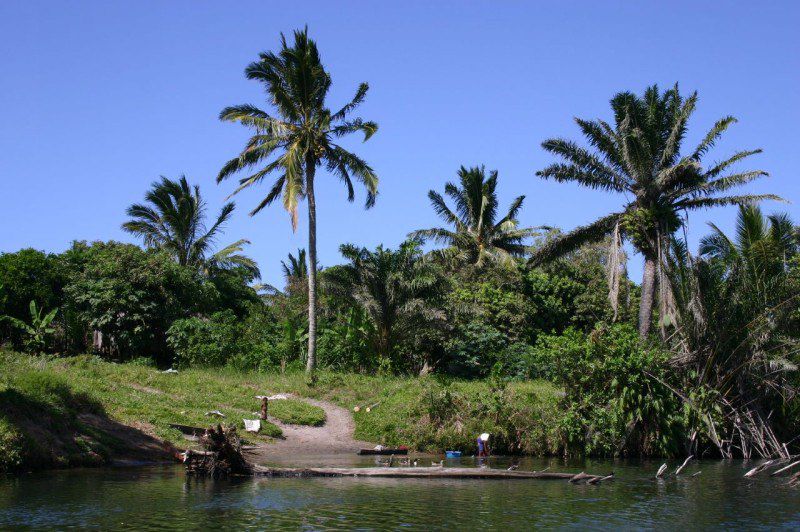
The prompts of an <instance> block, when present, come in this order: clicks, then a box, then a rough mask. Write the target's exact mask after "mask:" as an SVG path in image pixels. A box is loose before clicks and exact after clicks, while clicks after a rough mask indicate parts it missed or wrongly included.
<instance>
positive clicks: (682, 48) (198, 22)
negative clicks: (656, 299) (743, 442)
mask: <svg viewBox="0 0 800 532" xmlns="http://www.w3.org/2000/svg"><path fill="white" fill-rule="evenodd" d="M295 6H296V7H295ZM305 24H308V26H309V29H310V32H311V35H312V37H313V38H315V39H316V40H317V42H318V44H319V46H320V49H321V51H322V54H323V60H324V61H325V63H326V65H327V67H328V69H329V70H330V71H331V73H332V76H333V82H334V85H333V89H332V91H331V95H330V97H331V107H336V106H337V104H341V103H343V102H344V101H345V100H346V99H349V97H351V95H352V93H353V92H354V91H355V89H356V87H357V86H358V83H359V82H361V81H368V82H369V84H370V86H371V90H370V94H369V97H368V99H367V101H366V103H365V104H364V105H363V106H362V107H361V115H362V116H364V117H365V118H368V119H372V120H375V121H377V122H378V123H379V124H380V131H379V132H378V134H376V136H375V137H374V138H373V139H372V140H370V141H369V142H368V143H366V144H363V145H362V144H361V143H360V141H358V140H356V139H353V140H352V141H351V142H350V143H348V145H349V146H350V147H352V148H353V149H357V150H358V153H360V154H361V155H362V156H363V157H364V158H365V159H366V160H367V161H369V162H370V163H371V164H372V165H373V167H374V168H375V169H376V171H377V172H378V174H379V176H380V180H381V181H380V196H379V200H378V203H377V205H376V207H375V208H373V209H371V210H369V211H365V210H364V209H363V207H362V203H363V194H361V195H360V196H359V197H358V198H357V200H356V202H355V203H353V204H348V203H347V202H346V200H345V190H344V188H343V187H342V186H341V184H340V183H339V182H338V181H337V180H335V179H333V178H330V177H329V176H326V175H321V176H320V177H319V178H318V185H317V189H318V198H319V199H318V207H319V214H318V219H319V222H318V223H319V237H318V242H319V255H320V262H321V263H322V264H323V265H331V264H334V263H336V262H337V261H339V260H340V257H339V254H338V246H339V244H340V243H342V242H352V243H355V244H359V245H365V246H369V247H372V246H375V245H377V244H379V243H384V244H386V245H389V246H396V245H397V244H398V243H399V242H400V241H402V240H403V238H404V237H405V235H406V234H407V233H408V232H409V231H411V230H413V229H417V228H422V227H431V226H434V225H438V224H439V221H438V220H437V218H436V217H435V215H434V214H433V212H432V210H431V209H430V208H429V205H428V201H427V197H426V193H427V191H428V190H429V189H430V188H435V189H441V188H442V187H443V185H444V183H445V181H447V180H451V179H454V176H455V171H456V169H457V168H458V166H459V165H461V164H465V165H474V164H485V165H486V166H487V167H488V168H490V169H495V168H496V169H498V170H499V172H500V186H499V192H500V196H501V200H502V203H503V204H507V203H508V202H509V201H511V199H512V198H513V197H515V196H517V195H519V194H525V195H526V196H527V199H526V202H525V207H524V209H523V211H522V213H521V215H520V220H521V222H522V223H523V224H525V225H540V224H549V225H556V226H560V227H562V228H564V229H570V228H573V227H575V226H576V225H581V224H584V223H587V222H590V221H592V220H593V219H595V218H596V217H598V216H600V215H602V214H605V213H607V212H609V211H610V210H611V209H614V208H616V207H618V206H619V205H620V204H621V202H622V201H623V198H621V197H619V196H615V195H611V194H606V193H602V192H598V191H593V190H581V189H578V188H577V187H574V186H570V185H561V184H556V183H550V182H544V181H541V180H539V179H538V178H536V177H535V176H534V172H535V171H536V170H538V169H541V168H542V167H544V166H545V165H547V164H548V163H549V162H550V161H551V160H552V158H551V156H549V155H548V154H546V153H545V152H544V151H543V150H542V149H541V148H540V146H539V145H540V143H541V141H542V140H544V139H545V138H547V137H551V136H567V137H570V138H574V139H579V134H578V131H577V127H576V126H575V124H574V122H573V117H575V116H578V117H583V118H596V117H602V118H606V119H609V118H610V112H609V106H608V100H609V99H610V98H611V96H612V95H613V94H614V93H615V92H618V91H621V90H633V91H637V92H641V91H642V90H643V89H644V88H645V87H646V86H647V85H649V84H652V83H658V84H660V85H663V86H667V85H671V84H673V83H674V82H676V81H678V82H679V83H680V85H681V87H682V89H683V90H684V91H687V92H688V91H691V90H697V91H699V94H700V102H699V106H698V110H697V112H696V113H695V115H694V118H693V120H692V122H691V124H690V133H689V137H688V139H687V142H688V144H687V146H689V145H692V144H694V143H695V142H696V141H697V140H698V139H699V138H700V137H701V136H702V135H703V134H704V133H705V131H706V130H707V129H708V128H709V127H711V125H712V124H713V123H714V121H715V120H716V119H718V118H720V117H722V116H725V115H728V114H732V115H734V116H736V117H738V118H739V120H740V122H739V123H738V124H737V125H735V126H734V127H733V128H732V129H731V130H730V131H729V133H728V134H727V135H726V136H725V138H724V140H723V141H722V142H720V143H719V145H718V147H717V148H716V149H715V150H714V151H713V152H712V153H711V154H710V158H709V160H708V161H709V162H713V161H714V160H719V159H722V158H723V157H725V156H726V155H729V154H731V153H732V152H733V151H734V150H737V149H745V148H754V147H761V148H763V149H764V154H762V155H760V156H756V157H754V158H752V159H751V161H750V162H749V163H748V166H749V167H751V168H762V169H765V170H767V171H769V172H770V173H771V175H772V177H771V178H769V179H765V180H763V181H761V182H759V183H757V184H753V185H752V186H748V187H746V188H745V190H747V191H750V192H776V193H779V194H781V195H783V196H784V197H785V198H787V199H789V200H791V201H792V202H793V203H791V204H789V205H785V206H781V205H778V204H769V205H767V206H766V207H767V210H770V211H771V210H776V209H777V210H786V211H788V212H790V213H791V214H792V216H793V217H794V218H795V220H800V208H798V206H797V202H798V201H800V179H798V178H800V175H798V170H797V169H798V167H800V149H798V146H800V129H799V128H798V124H800V99H799V98H798V87H800V32H798V31H797V27H798V26H799V25H800V2H788V1H787V2H696V1H695V2H674V1H673V2H658V3H656V2H634V1H628V2H612V1H604V2H594V1H585V2H578V1H564V2H547V3H545V2H488V1H486V2H408V1H406V2H394V3H389V2H330V1H325V2H297V3H294V4H292V3H280V4H279V3H271V2H231V3H228V2H206V1H191V2H179V1H162V2H152V1H138V2H90V1H83V2H62V1H57V2H56V1H54V2H41V1H22V0H17V1H5V2H2V3H0V40H2V50H3V54H2V56H0V67H1V68H0V87H2V93H1V94H2V98H0V107H2V120H0V186H2V189H1V193H0V228H2V229H0V251H15V250H17V249H19V248H21V247H28V246H31V247H34V248H38V249H43V250H47V251H61V250H63V249H65V248H66V247H68V246H69V244H70V242H71V241H72V240H76V239H77V240H107V239H116V240H122V241H133V240H132V239H131V237H130V236H129V235H126V234H125V233H123V232H122V231H121V230H120V224H121V223H123V222H124V221H125V213H124V211H125V208H126V207H127V206H128V205H129V204H130V203H132V202H134V201H140V200H141V198H142V196H143V194H144V192H145V190H146V189H147V187H148V186H149V184H150V183H151V182H152V181H154V180H155V179H156V178H157V177H158V176H159V175H165V176H169V177H176V176H178V175H180V174H182V173H185V174H186V175H187V176H189V178H190V179H191V180H192V181H193V182H196V183H198V184H200V186H201V188H202V191H203V193H204V195H205V196H206V197H207V199H208V200H209V203H210V205H211V206H212V211H214V210H216V209H218V208H219V206H221V204H222V202H223V200H224V198H225V197H226V196H227V195H228V194H229V193H230V192H231V191H232V189H233V182H227V183H224V184H222V185H216V184H215V181H214V177H215V176H216V173H217V172H218V170H219V168H220V166H221V165H222V164H223V162H224V161H225V160H227V159H228V158H230V157H231V156H233V155H234V154H236V153H238V150H239V149H240V148H241V147H242V145H243V143H244V141H245V139H246V138H247V132H246V131H245V130H244V129H243V128H241V127H240V126H237V125H233V124H223V123H221V122H219V121H218V120H217V115H218V113H219V111H220V110H221V109H222V108H223V107H225V106H226V105H231V104H237V103H246V102H247V103H255V104H258V105H262V106H263V105H266V104H265V103H264V98H263V93H262V92H261V89H260V87H259V86H258V85H257V84H256V83H255V82H251V81H247V80H245V79H244V77H243V74H242V72H243V69H244V67H245V66H246V65H247V64H248V63H249V62H250V61H252V60H254V59H255V58H256V57H257V54H258V52H260V51H263V50H269V49H275V48H276V47H277V46H278V42H279V41H278V35H279V33H280V32H281V31H283V32H290V31H292V30H293V29H295V28H299V27H302V26H303V25H305ZM263 194H264V191H263V190H253V191H248V192H245V193H242V194H240V195H239V196H237V198H236V202H237V205H238V209H237V212H236V214H235V215H234V219H233V220H232V222H231V223H230V225H229V226H228V228H227V232H226V234H225V236H224V238H223V239H222V240H221V241H220V243H221V244H224V243H226V242H228V241H232V240H235V239H238V238H243V237H244V238H249V239H250V240H252V241H253V245H252V246H251V247H250V248H249V250H248V253H250V254H251V255H252V256H253V257H255V258H256V259H257V260H258V261H259V264H260V265H261V267H262V270H263V272H264V274H265V279H266V280H267V281H269V282H272V283H278V284H280V272H279V265H280V260H281V259H283V258H285V256H286V254H287V253H288V252H290V251H293V250H295V249H296V248H298V247H301V246H304V245H305V242H306V238H307V237H306V225H305V223H304V222H305V219H304V217H301V224H300V226H299V228H298V231H297V233H295V234H293V233H292V231H291V226H290V223H289V217H288V215H287V214H286V213H285V211H283V210H282V207H281V206H280V205H277V204H276V205H274V206H273V207H271V208H269V209H267V210H265V211H262V213H260V214H259V215H257V216H256V217H253V218H251V217H249V216H248V215H247V212H248V211H249V210H250V209H251V208H252V207H253V206H254V205H255V204H256V203H257V201H258V199H259V198H260V197H261V195H263ZM711 215H713V216H714V218H715V220H717V221H718V222H719V225H720V226H721V227H723V229H727V230H729V229H730V228H731V227H732V224H733V220H734V217H735V209H734V208H728V209H721V210H716V211H713V213H712V214H711ZM708 219H709V214H707V213H701V214H694V215H692V216H691V219H690V223H691V227H690V229H691V233H690V234H691V238H692V241H693V242H695V243H696V241H697V239H698V238H699V237H700V236H702V234H704V233H705V232H706V226H705V223H706V221H708ZM630 270H631V273H632V275H633V276H638V275H639V272H640V271H641V266H640V264H639V258H638V257H633V258H632V263H631V265H630Z"/></svg>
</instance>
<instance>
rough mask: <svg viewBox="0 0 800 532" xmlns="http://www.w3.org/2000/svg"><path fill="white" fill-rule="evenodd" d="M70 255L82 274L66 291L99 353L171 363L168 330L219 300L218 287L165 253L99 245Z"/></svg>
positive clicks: (68, 301)
mask: <svg viewBox="0 0 800 532" xmlns="http://www.w3.org/2000/svg"><path fill="white" fill-rule="evenodd" d="M68 253H69V255H70V256H71V257H70V260H71V261H72V262H73V264H74V266H75V268H76V270H75V271H74V272H73V274H72V276H71V280H70V282H69V284H68V285H67V286H66V287H65V288H64V292H65V300H66V305H67V306H68V307H69V308H71V309H74V310H75V312H76V313H77V315H78V317H79V319H80V321H81V323H82V324H83V330H84V331H91V332H92V333H93V335H94V340H93V344H94V348H95V350H97V351H99V352H101V353H103V354H105V355H107V356H110V357H113V358H118V359H126V358H130V357H131V356H134V355H135V356H153V357H154V358H157V359H160V360H161V361H162V362H166V361H168V359H169V355H170V351H169V350H168V349H167V345H166V331H167V329H169V327H170V325H171V324H172V322H173V321H175V320H176V319H178V318H185V317H188V316H190V315H192V314H194V313H197V312H200V311H202V310H204V309H206V308H207V307H208V306H209V304H208V302H209V300H211V299H213V296H214V294H213V293H210V292H209V290H212V285H210V284H205V283H203V282H201V279H199V278H198V275H197V273H196V272H194V271H193V270H191V269H189V268H186V267H183V266H180V265H179V264H178V263H177V262H175V261H174V260H173V259H172V258H171V257H170V256H169V255H168V254H167V253H165V252H163V251H160V250H156V249H149V250H142V249H141V248H139V247H138V246H135V245H132V244H120V243H117V242H109V243H103V242H98V243H94V244H92V245H91V246H86V245H85V244H76V245H75V246H74V247H73V249H72V250H70V251H69V252H68ZM214 292H215V290H214Z"/></svg>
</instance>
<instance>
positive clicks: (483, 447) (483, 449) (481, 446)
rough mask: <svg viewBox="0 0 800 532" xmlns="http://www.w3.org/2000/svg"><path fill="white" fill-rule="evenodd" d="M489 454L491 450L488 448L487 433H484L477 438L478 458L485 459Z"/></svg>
mask: <svg viewBox="0 0 800 532" xmlns="http://www.w3.org/2000/svg"><path fill="white" fill-rule="evenodd" d="M491 452H492V450H491V449H490V448H489V433H488V432H484V433H483V434H481V435H480V436H478V457H479V458H483V457H487V456H489V454H490V453H491Z"/></svg>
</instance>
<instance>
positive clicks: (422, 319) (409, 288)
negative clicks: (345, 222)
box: [325, 240, 444, 366]
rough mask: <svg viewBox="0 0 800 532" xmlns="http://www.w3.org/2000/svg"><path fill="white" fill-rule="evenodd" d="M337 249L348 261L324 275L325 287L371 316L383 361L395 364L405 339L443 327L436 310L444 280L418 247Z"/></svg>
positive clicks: (413, 243) (412, 244)
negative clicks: (429, 327) (399, 344)
mask: <svg viewBox="0 0 800 532" xmlns="http://www.w3.org/2000/svg"><path fill="white" fill-rule="evenodd" d="M339 249H340V251H341V253H342V255H343V256H344V258H345V259H347V261H348V262H347V263H346V264H344V265H341V266H337V267H334V268H329V269H328V270H326V272H325V281H326V287H327V289H328V291H329V292H330V293H331V294H332V295H333V296H335V297H339V298H342V299H344V300H346V301H347V302H349V303H350V304H351V305H353V306H355V307H357V308H360V309H362V310H363V311H364V312H365V313H366V315H367V316H368V317H369V319H370V321H371V322H372V325H373V327H374V338H373V345H374V348H375V352H376V353H377V355H378V357H379V359H382V360H387V361H388V360H391V359H392V355H393V354H394V348H395V346H396V345H397V343H398V340H399V339H401V338H403V337H404V336H409V335H415V334H418V332H419V330H420V329H422V328H425V327H428V326H432V325H437V326H438V325H443V321H444V313H443V312H442V310H441V309H439V308H438V307H437V306H436V305H435V302H436V300H437V298H438V296H439V295H440V294H441V292H442V289H443V280H442V277H441V276H440V275H438V272H437V270H436V268H435V265H433V264H432V263H431V262H429V261H425V260H423V259H422V251H421V250H420V245H419V242H416V241H413V240H411V241H406V242H404V243H403V244H401V245H400V247H399V248H398V249H397V250H391V249H386V248H384V247H383V246H378V248H377V249H376V250H375V251H369V250H367V249H366V248H358V247H356V246H353V245H349V244H345V245H342V246H341V247H340V248H339ZM425 362H427V361H423V364H422V365H423V366H424V365H425Z"/></svg>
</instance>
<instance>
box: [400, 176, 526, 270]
mask: <svg viewBox="0 0 800 532" xmlns="http://www.w3.org/2000/svg"><path fill="white" fill-rule="evenodd" d="M458 177H459V181H460V186H457V185H455V184H454V183H447V184H446V185H445V187H444V193H445V194H446V195H447V196H449V197H450V199H451V200H452V201H453V204H454V209H451V208H450V207H448V205H447V203H446V202H445V199H444V198H443V197H442V195H441V194H439V193H438V192H436V191H435V190H431V191H429V192H428V198H430V202H431V205H432V206H433V209H434V210H435V211H436V214H438V215H439V217H440V218H441V219H442V220H444V221H445V222H447V223H448V224H449V225H451V226H452V227H453V229H452V230H451V229H446V228H433V229H422V230H419V231H414V232H413V233H411V234H410V235H409V236H411V237H413V238H420V239H423V240H428V239H431V240H433V241H435V242H437V243H440V244H445V245H447V246H449V248H448V249H445V250H443V252H442V253H443V254H445V255H449V256H451V257H452V258H456V259H457V260H460V261H463V262H467V263H469V264H473V265H477V266H481V265H483V264H484V263H485V262H486V261H487V260H488V261H495V262H501V261H502V262H505V261H509V260H511V258H512V257H519V256H521V255H523V254H524V253H525V251H526V250H527V247H526V246H525V239H526V238H528V237H530V236H532V235H534V234H535V233H536V230H537V228H520V227H518V223H517V219H516V217H517V214H518V213H519V211H520V209H521V208H522V202H523V201H524V200H525V196H519V197H517V198H516V199H515V200H514V201H512V202H511V205H510V206H509V208H508V211H506V214H505V216H503V217H502V218H501V219H500V220H498V219H497V217H498V201H497V192H496V189H497V171H496V170H493V171H492V172H490V173H489V176H488V177H487V176H486V169H485V168H484V167H483V166H480V167H477V166H476V167H473V168H466V167H464V166H462V167H461V168H460V169H459V170H458Z"/></svg>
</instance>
